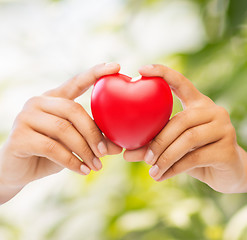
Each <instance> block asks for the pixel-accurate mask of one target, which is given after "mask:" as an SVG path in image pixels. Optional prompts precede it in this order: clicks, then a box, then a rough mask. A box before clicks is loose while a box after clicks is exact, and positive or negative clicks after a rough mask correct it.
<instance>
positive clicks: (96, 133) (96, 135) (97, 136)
mask: <svg viewBox="0 0 247 240" xmlns="http://www.w3.org/2000/svg"><path fill="white" fill-rule="evenodd" d="M88 132H89V134H90V135H91V136H92V137H93V138H94V139H95V142H97V141H98V140H99V139H101V136H100V131H99V129H98V128H97V126H96V125H94V124H92V125H90V126H89V128H88Z"/></svg>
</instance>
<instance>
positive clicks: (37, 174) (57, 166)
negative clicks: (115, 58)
mask: <svg viewBox="0 0 247 240" xmlns="http://www.w3.org/2000/svg"><path fill="white" fill-rule="evenodd" d="M119 70H120V66H119V65H118V64H115V63H110V64H100V65H97V66H95V67H93V68H91V69H90V70H89V71H87V72H86V73H83V74H80V75H78V76H76V77H74V78H73V79H71V80H69V81H68V82H66V83H64V84H63V85H62V86H60V87H58V88H56V89H53V90H50V91H48V92H46V93H44V94H43V95H41V96H38V97H33V98H31V99H30V100H28V101H27V103H26V104H25V105H24V107H23V110H22V111H21V112H20V114H19V115H18V116H17V118H16V120H15V122H14V125H13V128H12V131H11V134H10V136H9V137H8V139H7V141H6V143H5V144H4V146H3V147H2V149H1V152H0V187H1V186H2V187H4V188H5V189H8V188H11V189H16V191H17V190H18V189H21V188H22V187H24V186H25V185H26V184H27V183H29V182H31V181H33V180H35V179H39V178H42V177H45V176H47V175H50V174H54V173H57V172H59V171H60V170H62V169H63V168H68V169H70V170H72V171H74V172H77V173H79V174H82V175H87V174H89V173H90V171H91V170H94V171H98V170H100V169H101V168H102V163H101V161H100V159H99V158H100V157H102V156H104V155H106V154H118V153H120V152H121V151H122V149H121V148H120V147H118V146H116V145H115V144H114V143H112V142H110V141H109V140H108V139H106V138H105V137H104V136H103V135H102V133H101V132H100V130H99V129H98V127H97V126H96V124H95V122H94V121H93V119H92V118H91V117H90V116H89V115H88V113H87V112H86V111H85V110H84V109H83V107H82V106H81V105H80V104H78V103H76V102H75V101H74V99H75V98H77V97H78V96H80V95H81V94H83V93H84V92H85V91H86V90H87V89H88V88H89V87H90V86H91V85H92V84H94V83H95V82H96V80H97V79H98V78H100V77H101V76H103V75H107V74H114V73H117V72H118V71H119ZM73 153H75V154H76V155H77V156H79V157H80V158H81V159H82V160H83V162H82V161H81V160H80V159H79V158H78V157H77V156H76V155H74V154H73ZM6 191H7V192H8V190H6ZM17 192H18V191H17ZM2 194H3V193H2ZM0 195H1V193H0ZM0 197H1V196H0Z"/></svg>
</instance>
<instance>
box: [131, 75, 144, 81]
mask: <svg viewBox="0 0 247 240" xmlns="http://www.w3.org/2000/svg"><path fill="white" fill-rule="evenodd" d="M141 78H142V76H141V75H140V76H138V77H133V78H132V79H131V82H136V81H138V80H140V79H141Z"/></svg>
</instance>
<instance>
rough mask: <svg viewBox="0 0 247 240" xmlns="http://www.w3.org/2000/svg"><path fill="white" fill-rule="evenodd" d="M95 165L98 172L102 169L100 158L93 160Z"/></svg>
mask: <svg viewBox="0 0 247 240" xmlns="http://www.w3.org/2000/svg"><path fill="white" fill-rule="evenodd" d="M93 165H94V166H95V168H96V169H97V170H100V169H101V168H102V163H101V161H100V160H99V159H98V158H96V157H95V158H94V159H93Z"/></svg>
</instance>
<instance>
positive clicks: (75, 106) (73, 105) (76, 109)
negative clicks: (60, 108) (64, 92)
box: [68, 101, 82, 114]
mask: <svg viewBox="0 0 247 240" xmlns="http://www.w3.org/2000/svg"><path fill="white" fill-rule="evenodd" d="M68 107H69V112H70V114H78V113H80V112H81V111H82V106H81V105H80V104H79V103H77V102H74V101H69V106H68Z"/></svg>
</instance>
